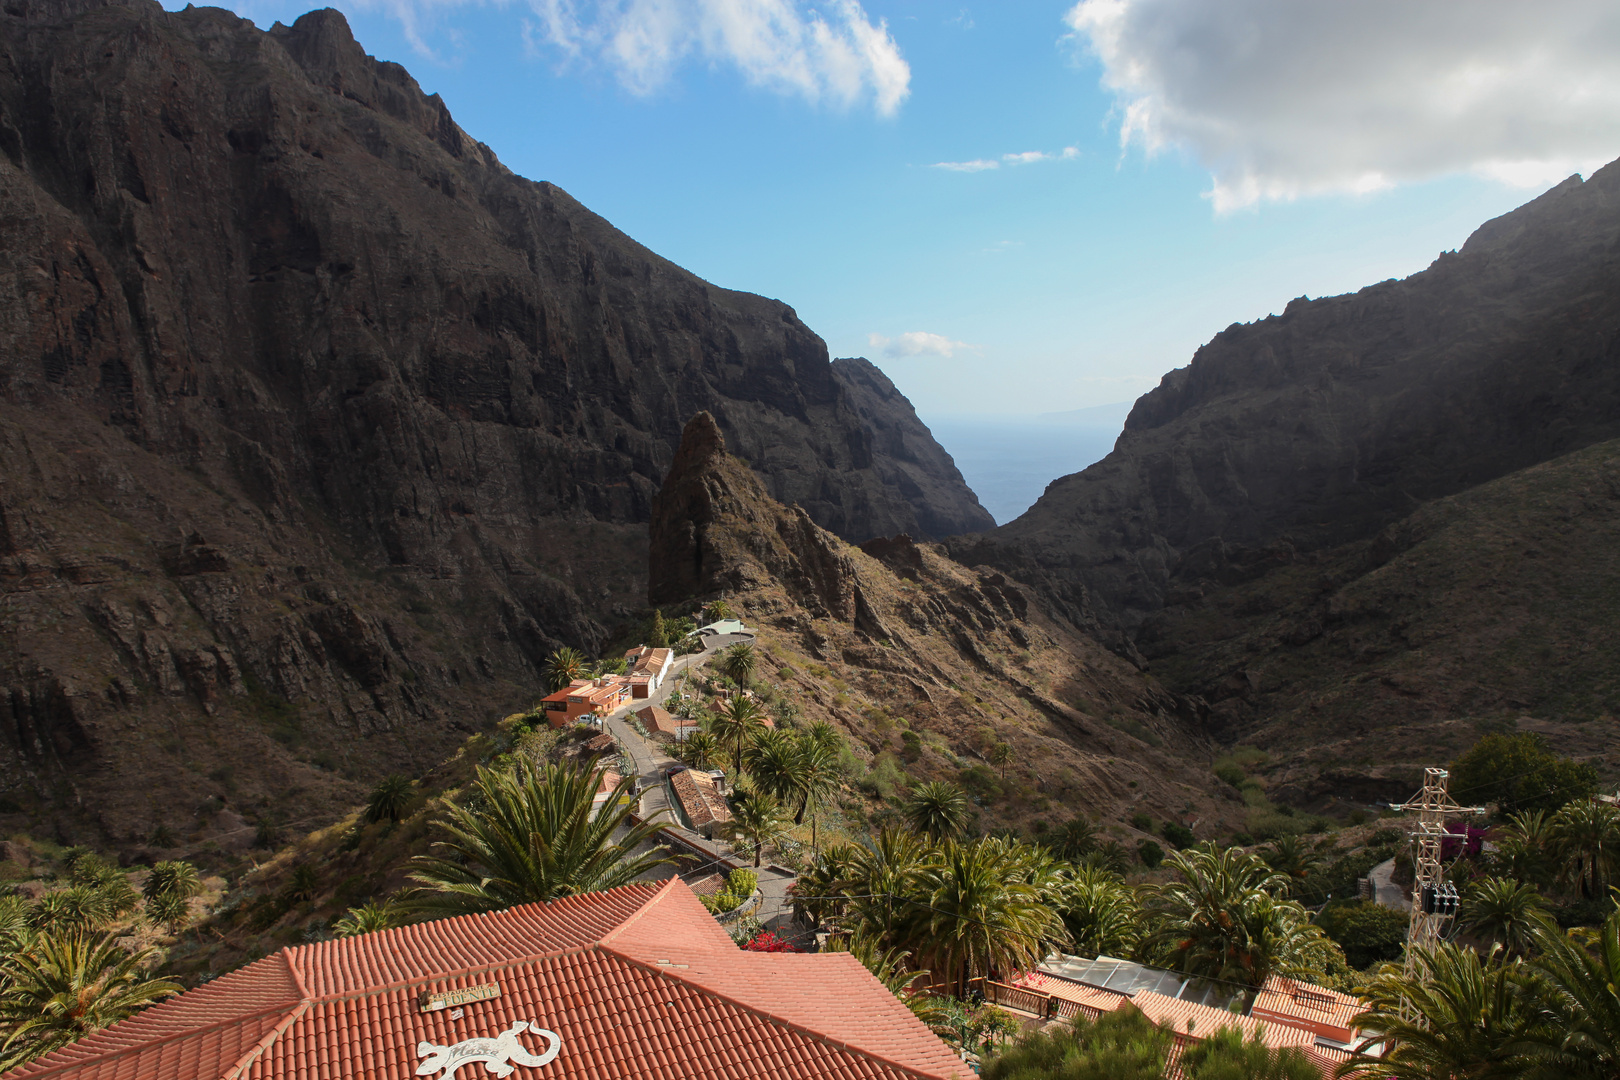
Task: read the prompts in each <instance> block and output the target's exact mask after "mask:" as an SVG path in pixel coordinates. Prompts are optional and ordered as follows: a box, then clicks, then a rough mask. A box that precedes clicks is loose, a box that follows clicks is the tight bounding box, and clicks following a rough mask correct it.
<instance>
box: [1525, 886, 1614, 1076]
mask: <svg viewBox="0 0 1620 1080" xmlns="http://www.w3.org/2000/svg"><path fill="white" fill-rule="evenodd" d="M1583 936H1584V937H1585V938H1586V940H1580V939H1577V938H1576V937H1575V936H1574V935H1572V934H1567V933H1565V932H1564V931H1563V930H1561V929H1560V928H1559V927H1558V925H1557V924H1556V923H1554V922H1553V921H1552V920H1551V919H1549V918H1547V917H1545V916H1540V917H1538V918H1537V920H1536V931H1535V941H1534V945H1533V946H1532V949H1533V952H1532V958H1531V960H1530V961H1529V962H1528V963H1527V964H1526V965H1525V968H1526V969H1527V980H1526V981H1527V984H1528V986H1529V988H1530V990H1531V995H1530V996H1531V998H1532V1000H1533V1001H1534V1003H1535V1007H1536V1016H1535V1018H1536V1020H1538V1021H1539V1023H1537V1024H1536V1025H1535V1026H1534V1028H1533V1029H1532V1030H1531V1031H1530V1033H1529V1035H1528V1037H1527V1039H1526V1041H1527V1042H1528V1043H1529V1044H1530V1047H1531V1048H1530V1049H1529V1050H1528V1051H1527V1052H1526V1054H1525V1057H1526V1059H1527V1062H1528V1065H1527V1067H1526V1069H1525V1070H1524V1073H1523V1075H1524V1076H1525V1077H1526V1080H1553V1078H1555V1077H1556V1078H1559V1080H1563V1078H1569V1080H1579V1078H1583V1077H1591V1078H1594V1080H1596V1078H1598V1077H1602V1078H1605V1080H1611V1078H1613V1077H1615V1076H1620V991H1617V990H1616V988H1617V987H1620V908H1617V909H1616V910H1614V911H1611V912H1610V913H1609V916H1608V918H1606V919H1605V920H1604V921H1603V925H1602V926H1601V927H1599V928H1598V930H1597V933H1596V934H1592V935H1583Z"/></svg>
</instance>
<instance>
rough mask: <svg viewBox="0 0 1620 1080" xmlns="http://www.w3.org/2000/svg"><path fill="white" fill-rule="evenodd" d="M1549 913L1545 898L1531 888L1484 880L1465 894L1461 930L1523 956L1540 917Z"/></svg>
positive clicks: (1459, 919)
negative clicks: (1544, 901)
mask: <svg viewBox="0 0 1620 1080" xmlns="http://www.w3.org/2000/svg"><path fill="white" fill-rule="evenodd" d="M1545 910H1546V905H1545V904H1544V903H1543V902H1542V899H1541V894H1540V893H1539V892H1537V891H1536V890H1535V889H1533V888H1531V887H1530V886H1529V885H1523V884H1520V883H1519V882H1517V881H1514V880H1512V879H1511V878H1498V877H1484V878H1480V879H1479V880H1477V881H1474V882H1472V883H1470V884H1469V886H1468V890H1467V892H1465V893H1464V894H1463V902H1462V911H1461V912H1460V913H1459V914H1458V917H1457V928H1458V929H1459V930H1462V931H1463V932H1465V933H1469V934H1473V935H1474V936H1475V937H1478V938H1481V939H1483V940H1484V941H1487V942H1496V943H1497V944H1499V945H1501V946H1502V947H1503V948H1504V949H1506V950H1507V952H1508V953H1509V954H1510V955H1514V956H1522V955H1524V952H1525V951H1526V950H1527V949H1528V948H1529V947H1530V944H1531V942H1532V941H1533V940H1534V937H1535V932H1536V926H1537V916H1538V915H1539V914H1541V913H1542V912H1544V911H1545Z"/></svg>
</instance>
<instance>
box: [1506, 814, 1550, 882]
mask: <svg viewBox="0 0 1620 1080" xmlns="http://www.w3.org/2000/svg"><path fill="white" fill-rule="evenodd" d="M1553 841H1554V835H1553V828H1552V816H1551V815H1549V814H1548V813H1547V812H1546V811H1544V810H1523V811H1520V812H1519V813H1517V814H1513V815H1512V816H1510V817H1509V818H1508V827H1507V828H1506V829H1504V830H1503V831H1502V836H1501V838H1500V839H1499V840H1498V841H1497V844H1496V854H1495V855H1494V856H1493V863H1494V865H1495V866H1496V868H1497V870H1498V872H1499V873H1500V874H1501V876H1502V877H1508V878H1517V879H1518V880H1519V881H1523V882H1526V883H1527V884H1530V885H1534V886H1536V887H1537V888H1544V887H1546V886H1548V885H1551V884H1552V880H1553V864H1552V850H1553Z"/></svg>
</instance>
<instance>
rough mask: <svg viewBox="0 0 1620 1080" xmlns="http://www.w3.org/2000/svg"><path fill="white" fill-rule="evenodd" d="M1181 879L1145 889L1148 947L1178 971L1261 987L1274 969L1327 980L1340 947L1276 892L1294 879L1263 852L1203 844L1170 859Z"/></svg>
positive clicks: (1145, 944) (1307, 916)
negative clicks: (1323, 971) (1324, 974)
mask: <svg viewBox="0 0 1620 1080" xmlns="http://www.w3.org/2000/svg"><path fill="white" fill-rule="evenodd" d="M1165 863H1166V865H1167V866H1168V867H1169V868H1170V869H1172V870H1174V871H1176V873H1177V875H1178V876H1179V879H1180V880H1177V881H1170V882H1165V883H1162V884H1157V885H1149V886H1147V887H1146V888H1145V889H1144V890H1143V895H1144V900H1145V902H1146V908H1147V912H1148V916H1149V922H1150V924H1151V929H1150V932H1149V934H1148V937H1147V939H1146V940H1145V942H1144V943H1143V951H1144V952H1145V953H1147V954H1148V955H1149V956H1151V957H1152V958H1153V959H1154V960H1156V961H1157V962H1160V963H1163V964H1165V965H1166V966H1168V967H1171V968H1174V969H1175V970H1177V971H1183V972H1186V973H1187V974H1190V975H1200V976H1204V977H1206V978H1213V979H1225V980H1229V981H1234V982H1242V983H1245V984H1247V985H1249V986H1259V985H1260V984H1261V983H1263V982H1265V981H1266V978H1267V977H1268V976H1270V975H1271V974H1272V973H1274V972H1275V973H1276V974H1279V975H1299V976H1304V977H1307V978H1315V979H1319V978H1321V977H1322V976H1321V969H1322V968H1323V967H1324V966H1325V965H1326V964H1327V963H1329V962H1330V961H1331V959H1332V958H1333V952H1334V949H1335V946H1334V945H1333V943H1332V942H1331V941H1330V940H1329V939H1328V938H1327V937H1326V935H1324V934H1323V933H1322V931H1321V930H1320V929H1319V928H1318V927H1316V926H1313V925H1312V924H1311V920H1310V913H1309V912H1307V911H1306V910H1305V909H1304V908H1303V907H1301V906H1300V905H1299V904H1297V903H1295V902H1294V901H1292V900H1282V899H1279V898H1278V897H1277V895H1275V894H1277V893H1280V892H1282V891H1283V890H1285V889H1286V888H1287V887H1288V885H1289V878H1288V877H1287V875H1285V874H1279V873H1277V872H1276V871H1274V870H1272V869H1271V868H1270V867H1268V866H1267V865H1266V864H1265V863H1264V862H1263V861H1262V860H1261V859H1260V857H1259V856H1258V855H1254V854H1251V853H1248V852H1245V851H1243V850H1242V849H1240V848H1225V849H1218V848H1216V847H1215V846H1214V845H1213V844H1209V843H1204V844H1199V845H1197V846H1196V847H1190V848H1187V849H1186V850H1184V851H1178V852H1176V853H1175V854H1173V855H1171V856H1170V857H1169V858H1168V859H1167V860H1165Z"/></svg>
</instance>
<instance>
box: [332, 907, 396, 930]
mask: <svg viewBox="0 0 1620 1080" xmlns="http://www.w3.org/2000/svg"><path fill="white" fill-rule="evenodd" d="M399 922H400V920H399V912H398V911H397V910H395V907H394V904H393V902H392V901H388V900H384V901H383V902H382V903H380V904H378V903H373V902H372V901H370V900H368V901H366V902H365V903H364V904H361V905H360V906H359V907H352V908H350V909H349V913H348V914H347V915H345V916H343V918H341V919H339V920H338V921H337V922H336V923H335V924H333V926H332V932H333V933H334V934H336V935H337V936H338V937H354V936H355V935H356V934H371V933H375V932H377V931H378V930H392V929H393V928H394V927H396V926H398V925H399Z"/></svg>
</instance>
